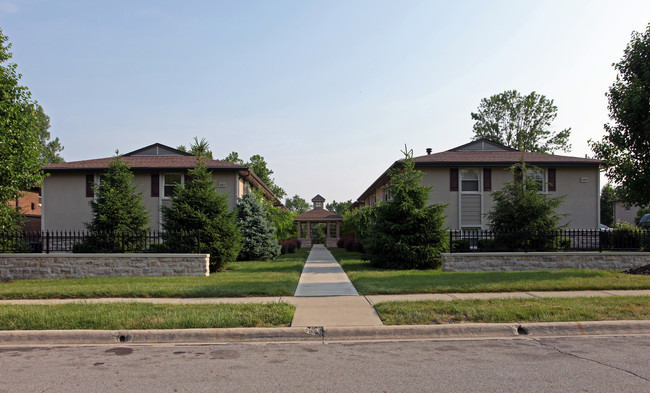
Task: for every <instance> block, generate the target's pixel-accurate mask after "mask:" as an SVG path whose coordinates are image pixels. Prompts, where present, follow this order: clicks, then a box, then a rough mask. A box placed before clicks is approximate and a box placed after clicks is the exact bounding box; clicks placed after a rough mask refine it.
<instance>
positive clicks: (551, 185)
mask: <svg viewBox="0 0 650 393" xmlns="http://www.w3.org/2000/svg"><path fill="white" fill-rule="evenodd" d="M556 189H557V182H556V181H555V169H549V170H548V190H549V191H556Z"/></svg>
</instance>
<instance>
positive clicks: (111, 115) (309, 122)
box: [0, 0, 650, 202]
mask: <svg viewBox="0 0 650 393" xmlns="http://www.w3.org/2000/svg"><path fill="white" fill-rule="evenodd" d="M649 22H650V1H647V0H644V1H625V0H616V1H593V0H592V1H571V0H563V1H534V2H528V1H410V0H403V1H378V0H367V1H366V0H364V1H355V0H345V1H338V0H337V1H335V0H327V1H304V0H303V1H281V0H278V1H191V0H189V1H188V0H186V1H182V2H181V1H147V0H141V1H133V0H130V1H120V0H111V1H99V0H94V1H72V0H70V1H63V0H61V1H56V0H49V1H45V0H24V1H16V0H8V1H3V0H0V28H2V29H3V32H4V34H6V35H8V36H9V40H10V42H11V43H12V44H13V48H12V51H13V54H14V58H13V61H14V62H15V63H17V64H18V69H19V72H21V73H22V74H23V79H22V84H23V85H26V86H28V87H29V88H30V90H31V92H32V94H33V96H34V98H35V99H37V100H38V101H39V102H40V103H41V105H42V106H43V107H44V109H45V112H46V113H47V114H48V115H49V116H50V117H51V124H52V127H51V129H50V131H51V132H52V134H53V135H54V136H58V137H59V138H60V139H61V141H62V143H63V145H64V146H65V150H64V151H63V157H64V158H65V159H66V160H67V161H75V160H84V159H91V158H100V157H109V156H112V155H113V154H114V151H115V149H119V150H120V152H122V153H126V152H129V151H132V150H135V149H138V148H140V147H143V146H146V145H149V144H152V143H155V142H160V143H163V144H166V145H169V146H172V147H176V146H178V145H180V144H184V145H189V144H190V142H191V141H192V138H193V137H194V136H198V137H199V138H202V137H205V138H206V139H208V141H209V142H210V145H211V148H212V151H213V153H214V155H215V158H223V157H225V156H226V155H227V154H228V153H229V152H231V151H238V152H239V155H240V157H243V158H244V159H246V158H248V157H250V156H251V155H253V154H260V155H262V156H264V157H265V159H266V161H267V163H268V164H269V167H270V168H271V169H273V170H274V171H275V173H274V175H273V176H274V177H275V180H276V183H277V184H278V185H280V186H281V187H283V188H284V189H285V190H286V191H287V193H288V194H289V195H294V194H299V195H300V196H302V197H303V198H305V199H307V200H310V199H311V198H312V197H313V196H314V195H316V194H321V195H323V196H324V197H325V198H326V199H327V200H328V202H329V201H332V200H333V199H335V200H338V201H340V200H348V199H352V200H355V199H356V198H357V197H358V196H359V195H360V194H361V193H362V192H363V191H364V190H365V189H366V188H367V187H368V186H369V185H370V184H371V183H372V182H373V181H374V180H375V179H376V178H377V177H378V176H379V175H380V174H381V173H382V172H383V171H384V170H385V169H386V168H387V167H388V166H389V165H390V164H392V162H393V161H395V160H396V159H399V158H401V154H400V150H402V149H403V148H404V145H405V144H406V145H407V146H408V147H409V148H412V149H414V151H415V153H416V154H415V155H416V156H417V155H423V154H425V149H426V148H427V147H431V148H433V150H434V152H438V151H443V150H448V149H450V148H452V147H455V146H458V145H461V144H464V143H467V142H469V141H470V140H471V137H472V124H473V122H472V120H471V118H470V113H471V112H472V111H476V109H477V107H478V104H479V102H480V100H481V98H484V97H489V96H491V95H493V94H497V93H500V92H503V91H504V90H510V89H516V90H519V91H520V92H522V93H524V94H528V93H530V92H531V91H537V92H538V93H540V94H544V95H546V96H547V97H548V98H551V99H553V100H555V104H556V105H557V106H558V108H559V111H558V113H559V114H558V117H557V119H556V121H555V123H554V128H556V129H563V128H566V127H571V128H572V136H571V143H572V145H573V148H572V150H571V152H570V153H569V155H575V156H584V155H585V154H589V155H591V154H592V152H591V151H590V149H589V146H588V144H587V141H588V140H589V139H600V137H601V136H602V134H603V124H604V123H606V122H607V121H608V111H607V100H606V98H605V92H606V91H607V89H608V87H609V86H610V85H611V84H612V83H613V81H614V80H615V77H616V73H615V71H614V69H613V67H612V63H614V62H617V61H619V60H620V58H621V56H622V54H623V50H624V49H625V46H626V45H627V43H628V42H629V40H630V35H631V33H632V31H635V30H636V31H643V30H645V28H646V26H647V24H648V23H649Z"/></svg>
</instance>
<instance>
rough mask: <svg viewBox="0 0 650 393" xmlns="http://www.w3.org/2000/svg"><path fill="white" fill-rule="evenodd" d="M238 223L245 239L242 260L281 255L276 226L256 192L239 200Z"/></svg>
mask: <svg viewBox="0 0 650 393" xmlns="http://www.w3.org/2000/svg"><path fill="white" fill-rule="evenodd" d="M237 225H238V226H239V230H240V231H241V233H242V239H243V240H242V249H241V251H240V252H239V259H240V260H244V261H260V260H262V261H268V260H271V259H275V258H277V256H278V255H280V245H279V244H278V239H277V237H276V230H275V226H274V225H273V223H272V222H271V221H270V220H269V219H268V216H267V211H266V208H265V207H264V205H263V204H262V203H261V202H260V200H259V198H258V196H257V195H255V193H253V192H249V193H248V194H245V195H244V196H243V197H242V198H241V199H240V200H239V204H238V206H237Z"/></svg>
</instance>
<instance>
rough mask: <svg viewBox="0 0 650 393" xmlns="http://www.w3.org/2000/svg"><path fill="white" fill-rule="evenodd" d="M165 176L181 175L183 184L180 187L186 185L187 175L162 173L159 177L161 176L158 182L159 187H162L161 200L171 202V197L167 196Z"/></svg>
mask: <svg viewBox="0 0 650 393" xmlns="http://www.w3.org/2000/svg"><path fill="white" fill-rule="evenodd" d="M165 175H181V183H180V185H181V186H182V185H185V174H184V173H183V172H166V173H160V174H159V175H158V176H160V179H159V180H158V183H159V187H160V191H159V194H160V197H159V198H160V199H165V200H169V199H171V197H168V196H165Z"/></svg>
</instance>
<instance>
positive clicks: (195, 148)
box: [177, 136, 212, 159]
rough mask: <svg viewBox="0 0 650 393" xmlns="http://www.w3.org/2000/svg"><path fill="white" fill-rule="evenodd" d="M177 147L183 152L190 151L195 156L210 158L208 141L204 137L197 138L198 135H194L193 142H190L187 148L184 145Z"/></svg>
mask: <svg viewBox="0 0 650 393" xmlns="http://www.w3.org/2000/svg"><path fill="white" fill-rule="evenodd" d="M177 149H178V150H180V151H183V152H185V153H190V154H192V155H194V156H197V157H203V158H210V159H211V158H212V151H211V150H210V143H209V142H208V140H207V139H205V138H201V140H199V137H198V136H195V137H194V142H192V143H191V144H190V148H189V150H188V149H187V148H186V147H185V146H184V145H180V146H178V147H177Z"/></svg>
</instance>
